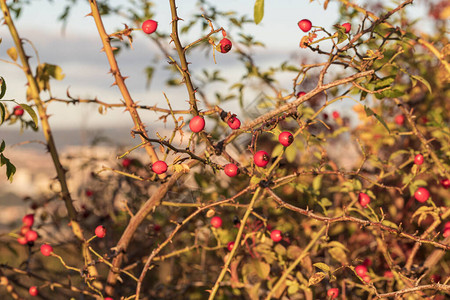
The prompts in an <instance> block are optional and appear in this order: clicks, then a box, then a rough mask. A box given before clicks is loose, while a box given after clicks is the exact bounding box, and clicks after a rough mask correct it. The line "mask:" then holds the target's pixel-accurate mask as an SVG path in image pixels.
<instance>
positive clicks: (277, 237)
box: [270, 229, 283, 243]
mask: <svg viewBox="0 0 450 300" xmlns="http://www.w3.org/2000/svg"><path fill="white" fill-rule="evenodd" d="M270 238H271V239H272V241H274V242H275V243H278V242H279V241H281V240H282V239H283V235H282V234H281V231H279V230H277V229H275V230H272V232H271V233H270Z"/></svg>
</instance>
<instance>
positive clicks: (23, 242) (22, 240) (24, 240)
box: [17, 236, 28, 245]
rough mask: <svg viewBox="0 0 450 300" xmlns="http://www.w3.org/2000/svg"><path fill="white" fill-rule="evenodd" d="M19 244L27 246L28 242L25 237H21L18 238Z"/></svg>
mask: <svg viewBox="0 0 450 300" xmlns="http://www.w3.org/2000/svg"><path fill="white" fill-rule="evenodd" d="M17 242H18V243H19V244H21V245H26V244H27V243H28V242H27V239H26V238H25V237H24V236H19V237H18V238H17Z"/></svg>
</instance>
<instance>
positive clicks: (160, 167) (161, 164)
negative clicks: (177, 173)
mask: <svg viewBox="0 0 450 300" xmlns="http://www.w3.org/2000/svg"><path fill="white" fill-rule="evenodd" d="M152 171H153V172H155V173H156V174H162V173H165V172H166V171H167V164H166V162H165V161H162V160H158V161H155V163H154V164H153V165H152Z"/></svg>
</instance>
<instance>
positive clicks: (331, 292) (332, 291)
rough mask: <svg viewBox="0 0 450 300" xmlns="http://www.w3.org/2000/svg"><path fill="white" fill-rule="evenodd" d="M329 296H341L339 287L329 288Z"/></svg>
mask: <svg viewBox="0 0 450 300" xmlns="http://www.w3.org/2000/svg"><path fill="white" fill-rule="evenodd" d="M327 296H328V298H330V299H336V298H337V297H338V296H339V289H338V288H332V289H329V290H328V291H327Z"/></svg>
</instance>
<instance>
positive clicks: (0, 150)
mask: <svg viewBox="0 0 450 300" xmlns="http://www.w3.org/2000/svg"><path fill="white" fill-rule="evenodd" d="M5 147H6V144H5V141H4V140H2V143H1V145H0V153H1V152H3V151H4V150H5Z"/></svg>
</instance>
